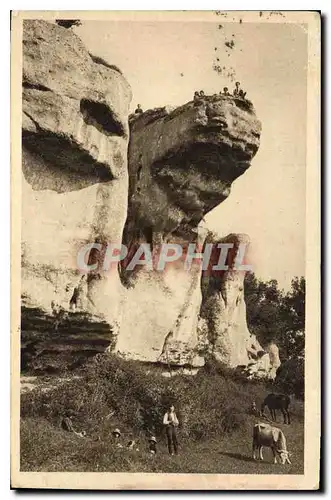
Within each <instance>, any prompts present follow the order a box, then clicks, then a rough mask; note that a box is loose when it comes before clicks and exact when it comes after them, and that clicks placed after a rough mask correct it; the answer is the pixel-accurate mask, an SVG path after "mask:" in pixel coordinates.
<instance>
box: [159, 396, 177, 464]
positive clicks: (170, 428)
mask: <svg viewBox="0 0 331 500" xmlns="http://www.w3.org/2000/svg"><path fill="white" fill-rule="evenodd" d="M163 425H164V426H165V429H166V435H167V442H168V451H169V455H173V454H174V453H173V450H174V452H175V455H178V442H177V434H176V428H177V427H178V425H179V422H178V418H177V415H176V413H175V407H174V406H173V405H170V406H169V408H168V411H167V412H166V413H165V414H164V417H163Z"/></svg>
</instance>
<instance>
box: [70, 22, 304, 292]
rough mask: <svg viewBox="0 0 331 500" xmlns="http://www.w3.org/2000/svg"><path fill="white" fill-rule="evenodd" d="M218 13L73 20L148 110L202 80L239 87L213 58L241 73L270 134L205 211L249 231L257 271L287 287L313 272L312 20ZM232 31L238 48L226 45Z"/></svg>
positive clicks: (208, 87) (228, 229) (222, 230)
mask: <svg viewBox="0 0 331 500" xmlns="http://www.w3.org/2000/svg"><path fill="white" fill-rule="evenodd" d="M210 19H211V20H210V21H209V22H200V21H196V22H182V21H178V22H169V21H165V20H164V17H163V20H160V21H156V22H155V21H153V22H152V21H149V22H148V21H144V22H142V21H139V22H138V21H116V22H114V21H105V22H103V21H83V22H82V26H80V27H78V28H74V29H75V32H76V33H77V34H78V35H79V36H80V37H81V38H82V40H83V41H84V43H85V44H86V46H87V47H88V49H89V51H90V52H91V53H93V54H95V55H98V56H101V57H103V58H105V59H106V60H107V61H108V62H109V63H111V64H116V65H117V66H118V67H119V68H120V69H121V70H122V71H123V73H124V75H125V77H126V78H127V80H128V82H129V83H130V85H131V88H132V92H133V100H132V103H131V110H133V109H134V108H135V107H136V105H137V103H140V104H141V105H142V107H143V109H144V110H146V109H149V108H154V107H160V106H165V105H173V106H176V105H182V104H184V103H185V102H188V101H190V100H192V96H193V93H194V91H195V90H200V89H203V90H204V92H205V93H206V94H214V93H217V92H219V91H220V90H221V89H222V88H223V87H224V86H228V87H229V88H230V90H231V89H233V87H234V82H232V81H231V79H230V78H229V77H227V76H226V75H225V76H223V75H220V74H218V73H217V72H216V71H214V70H213V63H214V62H216V63H217V64H219V65H221V66H222V67H223V66H225V67H226V68H227V69H228V71H226V73H229V72H230V73H231V72H232V73H234V76H233V78H234V80H238V81H240V82H241V85H242V87H243V88H244V90H245V91H247V98H249V99H250V100H251V101H252V102H253V105H254V107H255V109H256V114H257V116H258V118H259V119H260V120H261V122H262V134H261V144H260V148H259V151H258V152H257V154H256V156H255V157H254V159H253V161H252V165H251V167H250V168H249V169H248V170H247V171H246V172H245V174H244V175H242V176H241V177H239V178H238V179H237V180H236V181H235V182H234V183H233V185H232V191H231V194H230V196H229V197H228V199H227V200H226V201H224V202H223V203H222V204H220V205H219V206H218V207H216V208H215V209H214V210H213V211H212V212H210V213H209V214H207V215H206V217H205V221H206V223H207V226H208V227H209V228H210V229H212V230H213V231H216V232H217V233H218V234H219V235H220V236H225V235H227V234H229V233H233V232H235V233H246V234H248V235H249V237H250V239H251V246H250V262H251V264H252V266H253V270H254V272H255V273H256V275H257V276H258V277H260V278H261V279H264V280H268V279H277V280H278V282H279V285H280V286H281V287H282V288H285V289H288V288H289V286H290V282H291V279H292V278H293V277H294V276H299V275H300V276H301V275H304V274H305V209H306V207H305V190H306V186H305V175H306V83H307V34H306V30H305V25H300V24H285V23H271V22H268V23H258V22H245V21H244V22H242V23H239V19H238V20H236V22H224V20H223V19H222V18H221V17H220V16H217V15H215V16H213V17H211V18H210ZM220 24H221V25H222V27H221V28H219V25H220ZM231 40H234V47H233V48H232V49H231V48H229V47H227V46H225V42H226V41H231ZM215 48H216V49H217V50H216V51H215ZM216 57H218V58H219V62H217V61H216Z"/></svg>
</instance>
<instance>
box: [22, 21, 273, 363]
mask: <svg viewBox="0 0 331 500" xmlns="http://www.w3.org/2000/svg"><path fill="white" fill-rule="evenodd" d="M23 61H24V63H23V122H22V148H23V160H22V219H23V223H22V299H23V301H22V305H23V307H22V346H23V347H24V346H25V348H26V353H25V354H26V355H27V356H25V358H24V356H23V358H24V359H23V362H24V363H25V362H27V361H26V360H27V359H28V360H29V359H30V357H31V356H32V357H33V353H37V357H38V359H41V356H42V353H44V354H45V353H46V355H47V353H50V352H53V353H57V354H58V355H60V356H64V352H66V353H68V352H69V351H70V350H71V351H75V352H78V353H83V355H84V352H85V353H86V355H93V353H94V352H98V351H100V350H103V349H105V347H106V344H107V345H109V346H110V347H109V348H110V350H115V351H116V352H118V353H119V354H121V355H124V356H128V357H131V358H135V359H139V360H144V361H149V362H157V361H158V362H161V363H165V364H168V365H177V366H186V365H188V366H191V367H192V366H201V365H202V364H203V363H204V355H205V353H206V352H209V353H211V354H212V355H213V356H214V357H216V358H217V359H220V360H222V361H224V362H225V363H226V364H227V365H228V366H237V365H245V366H247V365H248V364H249V363H250V360H251V359H252V357H254V355H253V354H252V352H251V354H250V350H252V349H251V348H252V343H253V345H254V346H255V347H254V349H255V350H256V351H257V352H258V351H259V350H260V351H261V350H262V348H260V347H258V345H257V343H256V341H255V340H252V338H251V336H250V334H249V332H248V329H247V326H246V319H245V302H244V297H243V286H242V283H243V274H242V273H240V272H235V271H234V269H232V268H231V266H230V268H229V270H228V271H226V272H224V273H223V274H222V275H221V276H219V277H218V278H217V279H218V281H217V280H216V281H214V282H212V281H211V278H210V276H209V277H208V279H207V277H206V274H203V275H202V265H201V264H202V262H201V260H199V259H193V261H192V265H191V267H190V269H189V270H187V269H186V268H185V266H184V259H185V257H187V255H188V253H189V252H190V247H189V245H190V244H195V248H196V251H203V249H204V248H205V246H204V245H205V237H206V234H207V231H206V228H204V225H203V222H202V221H203V217H204V215H205V214H207V213H208V212H209V211H210V210H212V209H213V208H214V207H216V206H217V205H218V204H220V203H221V202H222V201H224V200H225V199H226V198H227V196H229V194H230V189H231V184H232V182H233V181H234V180H235V179H236V178H237V177H239V176H240V175H242V174H243V173H244V172H245V171H246V169H247V168H248V167H249V166H250V163H251V160H252V158H253V157H254V155H255V153H256V151H257V150H258V147H259V140H260V132H261V124H260V122H259V120H258V119H257V117H256V114H255V111H254V108H253V106H252V104H251V103H250V102H249V101H245V100H242V99H237V98H234V97H231V96H219V95H217V96H209V97H208V96H207V97H206V98H204V99H202V100H200V101H199V102H189V103H187V104H185V105H183V106H181V107H179V108H176V109H172V110H170V109H168V108H159V109H156V110H149V111H147V112H145V113H143V114H142V115H139V116H137V115H133V116H131V118H130V126H129V124H128V112H129V104H130V100H131V90H130V87H129V84H128V83H127V82H126V80H125V78H124V77H123V75H122V74H121V73H120V72H119V71H118V70H117V69H116V67H112V66H111V65H110V64H108V63H106V62H105V61H103V60H102V59H100V58H98V57H95V56H93V55H91V54H90V53H89V52H88V51H87V49H86V48H85V46H84V45H83V43H82V42H81V40H80V39H79V38H78V37H77V36H76V35H75V33H74V32H73V30H71V29H65V28H63V27H60V26H58V25H56V24H52V23H48V22H45V21H24V39H23ZM129 141H130V142H129ZM128 143H129V147H128ZM224 241H231V242H233V243H234V247H235V248H237V246H238V243H239V242H241V241H246V239H243V237H242V236H240V235H230V236H229V237H228V238H227V239H226V240H224ZM121 242H122V243H124V244H125V245H127V247H128V248H129V254H128V258H127V259H126V260H125V261H124V262H122V266H121V268H120V269H118V267H117V266H113V267H112V268H111V270H110V271H108V272H104V271H103V270H102V262H103V256H104V253H103V249H104V247H105V246H106V245H107V244H110V243H115V244H119V243H121ZM92 243H98V244H100V245H101V251H95V250H92V251H91V252H87V254H86V256H85V258H86V263H88V264H95V269H94V270H92V271H89V272H86V273H85V272H82V271H81V270H80V269H79V268H78V267H79V266H78V263H77V255H78V253H79V251H80V249H82V247H83V246H84V245H85V244H92ZM141 243H147V244H149V245H150V248H151V251H152V256H153V261H157V260H158V258H159V256H160V249H161V244H162V243H178V244H180V245H181V248H182V256H181V259H179V260H178V261H176V262H173V263H171V264H169V265H167V266H166V267H165V269H164V270H162V271H160V270H155V269H148V268H147V267H146V266H141V265H138V266H137V267H136V269H134V270H132V271H131V270H128V267H127V264H128V261H129V259H130V257H132V255H133V253H134V252H135V250H136V249H137V248H138V247H139V245H140V244H141ZM73 346H75V347H73ZM91 346H92V348H91ZM254 349H253V351H254ZM272 352H273V353H274V354H275V350H274V349H273V351H272ZM29 356H30V357H29ZM71 361H73V360H71ZM76 361H77V360H76V358H75V359H74V361H73V362H71V366H73V365H75V363H76ZM52 363H53V362H50V363H49V365H50V366H53V364H52ZM69 365H70V363H69ZM255 368H256V363H255Z"/></svg>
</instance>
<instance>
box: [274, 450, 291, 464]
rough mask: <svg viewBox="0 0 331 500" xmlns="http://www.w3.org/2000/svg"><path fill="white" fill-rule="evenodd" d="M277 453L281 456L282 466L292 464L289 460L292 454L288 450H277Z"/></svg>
mask: <svg viewBox="0 0 331 500" xmlns="http://www.w3.org/2000/svg"><path fill="white" fill-rule="evenodd" d="M277 453H278V455H279V458H280V462H281V464H282V465H284V464H286V463H288V464H290V463H291V461H290V458H289V456H290V454H289V452H288V451H287V450H277Z"/></svg>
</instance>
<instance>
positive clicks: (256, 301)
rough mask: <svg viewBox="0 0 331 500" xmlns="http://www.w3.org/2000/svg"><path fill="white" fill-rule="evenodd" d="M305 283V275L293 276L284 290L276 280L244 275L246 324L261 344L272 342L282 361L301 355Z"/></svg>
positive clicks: (303, 330) (251, 274)
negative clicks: (287, 289)
mask: <svg viewBox="0 0 331 500" xmlns="http://www.w3.org/2000/svg"><path fill="white" fill-rule="evenodd" d="M305 286H306V282H305V278H304V277H295V278H293V280H292V283H291V289H290V290H289V291H288V292H287V293H285V292H284V291H283V290H281V289H280V288H279V286H278V282H277V280H270V281H266V282H264V281H262V280H259V279H258V278H257V277H256V276H255V275H254V273H247V275H246V278H245V299H246V305H247V323H248V328H249V329H250V331H251V332H252V333H254V334H255V335H256V336H257V338H258V339H259V341H260V342H261V343H262V344H263V345H265V344H267V343H269V342H275V343H276V344H277V345H278V347H279V350H280V357H281V360H282V361H285V360H288V359H293V358H301V357H303V356H304V346H305Z"/></svg>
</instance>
